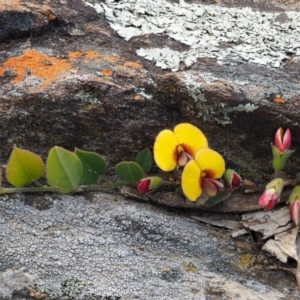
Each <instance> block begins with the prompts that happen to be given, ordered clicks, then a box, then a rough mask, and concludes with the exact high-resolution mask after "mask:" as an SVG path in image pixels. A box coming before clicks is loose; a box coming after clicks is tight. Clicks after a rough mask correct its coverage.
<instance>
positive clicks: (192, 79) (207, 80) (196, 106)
mask: <svg viewBox="0 0 300 300" xmlns="http://www.w3.org/2000/svg"><path fill="white" fill-rule="evenodd" d="M215 80H217V79H216V78H214V77H213V76H212V75H211V74H208V73H207V74H205V73H203V74H202V73H201V77H200V76H199V74H197V73H195V72H193V71H187V72H184V76H183V82H184V85H185V87H184V88H182V89H180V91H181V92H183V93H185V94H188V95H189V96H190V97H191V98H192V99H193V100H194V102H193V108H189V107H188V110H189V111H190V113H191V114H192V115H194V116H196V117H198V118H202V119H203V121H205V122H215V123H217V124H221V125H226V124H231V123H232V120H231V119H230V115H229V114H230V113H232V112H242V111H245V112H253V111H254V110H256V109H257V108H258V106H257V105H254V104H252V103H247V104H238V105H236V106H228V105H225V104H224V103H222V102H220V101H214V102H208V101H207V99H206V98H205V94H204V92H203V89H204V86H205V85H207V84H212V83H213V82H214V81H215Z"/></svg>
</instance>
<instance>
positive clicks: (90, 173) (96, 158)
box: [75, 149, 106, 185]
mask: <svg viewBox="0 0 300 300" xmlns="http://www.w3.org/2000/svg"><path fill="white" fill-rule="evenodd" d="M75 154H76V155H77V156H78V158H79V159H80V161H81V163H82V167H83V177H82V182H81V183H82V184H85V185H91V184H95V183H97V182H98V180H99V178H100V176H101V175H103V174H104V173H105V171H106V162H105V160H104V159H103V158H102V157H101V156H100V155H99V154H97V153H95V152H88V151H83V150H80V149H76V150H75Z"/></svg>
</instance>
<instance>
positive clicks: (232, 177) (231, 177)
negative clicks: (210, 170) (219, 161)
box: [224, 169, 242, 188]
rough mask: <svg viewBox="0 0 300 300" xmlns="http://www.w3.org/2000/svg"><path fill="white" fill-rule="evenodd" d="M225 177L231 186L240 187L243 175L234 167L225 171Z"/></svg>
mask: <svg viewBox="0 0 300 300" xmlns="http://www.w3.org/2000/svg"><path fill="white" fill-rule="evenodd" d="M224 179H225V180H226V182H227V183H228V184H229V186H230V187H233V188H235V187H238V186H239V185H240V184H241V182H242V178H241V176H240V175H239V174H238V173H237V172H235V171H234V170H232V169H227V170H226V171H225V173H224Z"/></svg>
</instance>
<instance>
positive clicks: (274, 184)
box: [258, 178, 284, 210]
mask: <svg viewBox="0 0 300 300" xmlns="http://www.w3.org/2000/svg"><path fill="white" fill-rule="evenodd" d="M283 186H284V181H283V179H282V178H275V179H273V180H272V181H271V182H269V183H268V184H267V185H266V189H265V191H264V192H263V194H262V195H261V196H260V198H259V201H258V205H259V206H261V207H264V209H265V210H271V209H272V208H273V207H274V206H275V205H276V204H277V203H278V202H279V200H280V194H281V192H282V189H283Z"/></svg>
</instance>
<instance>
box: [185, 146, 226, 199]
mask: <svg viewBox="0 0 300 300" xmlns="http://www.w3.org/2000/svg"><path fill="white" fill-rule="evenodd" d="M224 172H225V161H224V159H223V157H222V156H221V154H219V153H218V152H216V151H214V150H212V149H209V148H203V149H200V150H199V151H197V153H196V156H195V159H194V160H190V161H189V162H188V163H187V164H186V166H185V167H184V169H183V172H182V177H181V187H182V190H183V193H184V194H185V196H186V197H187V198H188V199H189V200H191V201H196V200H197V199H198V198H199V197H200V196H201V194H202V191H203V190H205V192H206V193H207V195H208V196H210V197H212V196H214V195H216V193H217V192H218V191H219V189H220V188H221V187H223V184H222V183H221V182H220V181H218V180H216V179H219V178H221V177H222V175H223V173H224Z"/></svg>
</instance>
